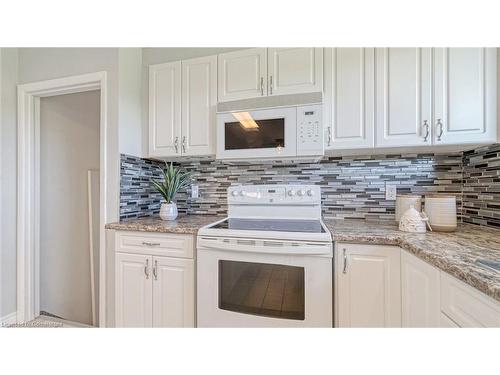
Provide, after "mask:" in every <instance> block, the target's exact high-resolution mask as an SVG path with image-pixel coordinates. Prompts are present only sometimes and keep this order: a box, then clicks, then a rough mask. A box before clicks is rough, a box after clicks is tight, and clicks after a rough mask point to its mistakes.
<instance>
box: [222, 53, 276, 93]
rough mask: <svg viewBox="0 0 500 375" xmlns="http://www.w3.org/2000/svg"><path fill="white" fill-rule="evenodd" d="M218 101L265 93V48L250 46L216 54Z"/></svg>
mask: <svg viewBox="0 0 500 375" xmlns="http://www.w3.org/2000/svg"><path fill="white" fill-rule="evenodd" d="M218 95H219V102H227V101H231V100H239V99H248V98H255V97H259V96H265V95H267V49H266V48H252V49H245V50H242V51H235V52H229V53H224V54H221V55H219V56H218Z"/></svg>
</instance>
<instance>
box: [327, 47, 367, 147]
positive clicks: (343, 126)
mask: <svg viewBox="0 0 500 375" xmlns="http://www.w3.org/2000/svg"><path fill="white" fill-rule="evenodd" d="M374 75H375V50H374V48H326V49H325V111H324V115H325V127H326V143H325V144H326V148H327V149H336V150H338V149H355V148H370V147H374V127H375V108H374V104H375V103H374V102H375V95H374V89H375V76H374Z"/></svg>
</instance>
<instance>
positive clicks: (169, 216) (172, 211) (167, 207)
mask: <svg viewBox="0 0 500 375" xmlns="http://www.w3.org/2000/svg"><path fill="white" fill-rule="evenodd" d="M177 214H178V213H177V205H176V204H175V203H162V205H161V207H160V217H161V219H162V220H175V218H176V217H177Z"/></svg>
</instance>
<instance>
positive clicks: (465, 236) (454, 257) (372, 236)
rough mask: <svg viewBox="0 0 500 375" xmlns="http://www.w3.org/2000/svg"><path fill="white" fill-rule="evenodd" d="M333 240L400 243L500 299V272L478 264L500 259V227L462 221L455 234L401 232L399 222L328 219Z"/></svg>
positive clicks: (419, 255)
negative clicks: (486, 226) (481, 259)
mask: <svg viewBox="0 0 500 375" xmlns="http://www.w3.org/2000/svg"><path fill="white" fill-rule="evenodd" d="M324 222H325V225H326V226H327V227H328V229H329V230H330V232H331V234H332V238H333V241H339V242H352V243H365V244H373V245H397V246H400V247H401V248H403V249H405V250H407V251H409V252H410V253H412V254H414V255H416V256H417V257H419V258H421V259H422V260H424V261H426V262H427V263H430V264H432V265H433V266H435V267H437V268H439V269H441V270H443V271H445V272H446V273H448V274H450V275H452V276H455V277H456V278H457V279H460V280H462V281H464V282H465V283H467V284H469V285H471V286H473V287H474V288H476V289H478V290H480V291H481V292H483V293H485V294H486V295H488V296H490V297H492V298H494V299H496V300H497V301H500V274H498V273H496V272H494V271H491V270H488V269H485V268H483V267H480V266H478V265H476V264H475V263H474V261H475V260H476V259H478V258H483V259H490V260H500V230H497V229H490V228H485V227H479V226H476V225H470V224H460V225H459V226H458V228H457V231H455V232H451V233H444V232H427V233H423V234H420V233H406V232H400V231H399V230H398V227H397V226H396V224H395V223H392V222H390V223H388V222H370V221H362V220H325V221H324Z"/></svg>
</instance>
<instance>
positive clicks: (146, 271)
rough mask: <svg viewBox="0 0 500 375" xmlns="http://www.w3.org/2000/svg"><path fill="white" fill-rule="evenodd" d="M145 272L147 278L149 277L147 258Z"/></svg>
mask: <svg viewBox="0 0 500 375" xmlns="http://www.w3.org/2000/svg"><path fill="white" fill-rule="evenodd" d="M144 274H145V275H146V279H149V259H146V265H145V266H144Z"/></svg>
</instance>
